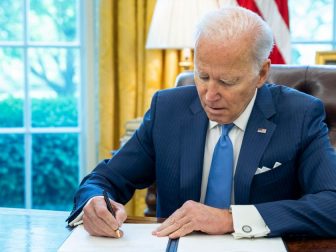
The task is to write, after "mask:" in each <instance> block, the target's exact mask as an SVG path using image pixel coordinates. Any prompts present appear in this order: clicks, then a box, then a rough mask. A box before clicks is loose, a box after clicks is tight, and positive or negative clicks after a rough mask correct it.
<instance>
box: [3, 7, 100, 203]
mask: <svg viewBox="0 0 336 252" xmlns="http://www.w3.org/2000/svg"><path fill="white" fill-rule="evenodd" d="M22 2H23V40H22V41H19V42H18V41H13V42H12V41H0V48H4V47H16V48H20V49H22V50H23V65H24V68H23V71H24V73H23V85H24V102H23V112H24V115H23V116H24V118H23V126H22V127H2V128H0V134H1V135H8V134H21V135H23V136H24V183H25V185H24V207H25V208H27V209H31V208H33V183H32V171H33V167H32V155H33V153H32V139H33V135H34V134H57V133H76V134H78V183H79V182H80V181H81V179H82V178H83V176H84V174H86V173H87V171H88V170H89V168H92V165H93V164H94V163H96V162H97V157H98V152H97V148H96V146H97V136H96V133H95V132H97V130H96V129H97V128H98V127H97V125H96V123H97V119H96V118H95V114H96V113H95V111H97V110H96V109H97V108H96V106H97V105H96V104H97V102H96V101H97V93H96V90H97V88H96V83H97V82H96V81H97V80H96V78H95V76H96V73H97V66H96V65H95V64H96V63H95V62H97V61H96V60H95V58H96V56H95V55H96V54H95V51H96V48H95V44H96V41H95V37H96V36H95V33H96V24H95V17H96V12H97V1H96V0H94V1H81V0H76V5H77V10H78V12H79V13H78V19H77V29H78V40H76V41H75V42H67V43H64V42H30V41H29V34H28V25H29V20H28V10H29V7H30V6H29V0H22ZM37 47H38V48H42V49H44V48H62V49H63V48H64V49H67V48H75V49H78V50H79V55H80V56H79V57H80V58H79V61H80V67H79V71H80V73H79V86H78V88H79V90H78V91H79V96H80V97H79V99H78V103H77V109H78V125H77V127H75V126H74V127H32V124H31V123H32V121H31V98H30V97H29V79H28V75H29V55H28V52H29V49H30V48H37ZM92 94H94V95H92Z"/></svg>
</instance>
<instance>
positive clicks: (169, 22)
mask: <svg viewBox="0 0 336 252" xmlns="http://www.w3.org/2000/svg"><path fill="white" fill-rule="evenodd" d="M219 6H220V3H219V1H218V0H157V2H156V6H155V9H154V14H153V18H152V21H151V25H150V29H149V33H148V37H147V43H146V48H147V49H179V50H182V51H181V56H180V62H179V65H180V66H181V67H182V68H183V69H184V70H192V69H193V56H192V49H193V48H194V33H195V29H196V24H197V22H198V21H199V19H200V18H201V17H202V15H204V14H205V13H206V12H208V11H210V10H212V9H216V8H219Z"/></svg>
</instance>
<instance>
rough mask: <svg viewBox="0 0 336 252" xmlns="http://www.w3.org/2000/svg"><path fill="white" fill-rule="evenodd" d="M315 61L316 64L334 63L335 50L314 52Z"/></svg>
mask: <svg viewBox="0 0 336 252" xmlns="http://www.w3.org/2000/svg"><path fill="white" fill-rule="evenodd" d="M315 61H316V64H318V65H336V51H320V52H316V59H315Z"/></svg>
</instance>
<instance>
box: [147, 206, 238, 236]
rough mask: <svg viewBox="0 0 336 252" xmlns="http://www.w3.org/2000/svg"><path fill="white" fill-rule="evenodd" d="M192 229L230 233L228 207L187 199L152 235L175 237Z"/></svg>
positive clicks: (214, 232)
mask: <svg viewBox="0 0 336 252" xmlns="http://www.w3.org/2000/svg"><path fill="white" fill-rule="evenodd" d="M193 231H201V232H204V233H208V234H225V233H232V232H233V231H234V230H233V220H232V215H231V213H230V212H229V210H228V209H218V208H214V207H209V206H206V205H204V204H201V203H198V202H195V201H192V200H189V201H187V202H185V203H184V204H183V206H182V207H181V208H179V209H177V210H176V211H175V212H174V213H173V214H172V215H171V216H170V217H169V218H168V219H166V220H165V221H164V222H163V223H162V225H161V226H159V227H158V228H157V229H156V230H155V231H153V235H156V236H159V237H162V236H169V238H171V239H175V238H178V237H181V236H185V235H187V234H189V233H191V232H193Z"/></svg>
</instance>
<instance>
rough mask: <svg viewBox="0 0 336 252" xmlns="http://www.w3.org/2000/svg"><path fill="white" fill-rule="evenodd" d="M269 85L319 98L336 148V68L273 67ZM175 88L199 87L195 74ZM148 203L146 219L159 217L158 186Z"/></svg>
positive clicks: (178, 81) (180, 80)
mask: <svg viewBox="0 0 336 252" xmlns="http://www.w3.org/2000/svg"><path fill="white" fill-rule="evenodd" d="M267 81H268V82H269V83H275V84H280V85H285V86H289V87H292V88H295V89H297V90H300V91H301V92H304V93H307V94H310V95H313V96H315V97H317V98H319V99H320V100H321V101H322V102H323V103H324V106H325V110H326V124H327V126H328V128H329V137H330V141H331V143H332V145H333V146H334V147H335V148H336V66H331V65H316V66H308V65H306V66H301V65H272V66H271V71H270V75H269V77H268V80H267ZM175 84H176V86H185V85H195V83H194V73H193V72H191V71H190V72H183V73H181V74H180V75H179V76H178V77H177V79H176V83H175ZM146 203H147V206H148V209H147V210H146V212H145V215H146V216H155V213H156V188H155V185H153V186H151V187H150V188H149V189H148V192H147V196H146Z"/></svg>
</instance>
